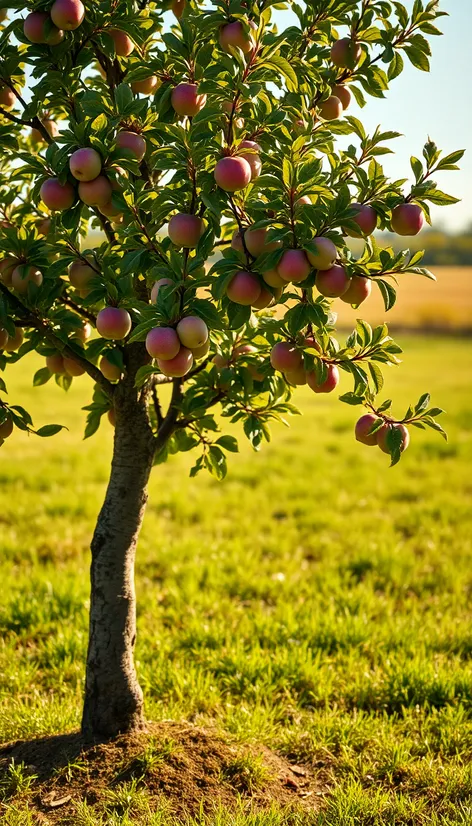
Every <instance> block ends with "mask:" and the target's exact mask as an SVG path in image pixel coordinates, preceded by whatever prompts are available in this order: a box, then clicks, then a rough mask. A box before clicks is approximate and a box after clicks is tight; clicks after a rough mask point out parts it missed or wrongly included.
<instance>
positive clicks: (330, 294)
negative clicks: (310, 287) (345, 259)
mask: <svg viewBox="0 0 472 826" xmlns="http://www.w3.org/2000/svg"><path fill="white" fill-rule="evenodd" d="M315 284H316V289H317V290H318V292H319V293H321V295H325V296H327V298H338V297H339V296H340V295H342V294H343V293H345V292H346V290H347V288H348V287H349V276H348V274H347V272H346V270H345V269H344V267H341V265H340V264H334V266H333V267H330V268H329V270H318V272H317V273H316V280H315Z"/></svg>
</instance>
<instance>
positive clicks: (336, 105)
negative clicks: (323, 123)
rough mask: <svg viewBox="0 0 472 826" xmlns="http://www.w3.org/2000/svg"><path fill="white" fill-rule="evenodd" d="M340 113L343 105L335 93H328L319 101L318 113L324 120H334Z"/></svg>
mask: <svg viewBox="0 0 472 826" xmlns="http://www.w3.org/2000/svg"><path fill="white" fill-rule="evenodd" d="M342 113H343V105H342V103H341V101H340V99H339V98H338V97H336V96H335V95H330V96H329V97H328V98H326V100H323V101H322V102H321V103H320V115H321V117H322V118H323V119H324V120H336V119H337V118H340V117H341V115H342Z"/></svg>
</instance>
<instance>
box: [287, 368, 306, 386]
mask: <svg viewBox="0 0 472 826" xmlns="http://www.w3.org/2000/svg"><path fill="white" fill-rule="evenodd" d="M284 376H285V379H286V380H287V381H288V383H289V384H295V385H297V386H302V385H304V384H306V370H305V368H304V366H303V364H301V365H300V367H296V368H295V370H289V371H287V372H286V373H284Z"/></svg>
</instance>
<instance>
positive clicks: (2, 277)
mask: <svg viewBox="0 0 472 826" xmlns="http://www.w3.org/2000/svg"><path fill="white" fill-rule="evenodd" d="M19 263H20V262H19V260H18V258H12V257H7V258H4V259H3V260H2V261H0V281H2V282H3V284H6V286H7V287H9V286H10V285H11V276H12V272H13V270H14V269H15V267H17V266H18V264H19Z"/></svg>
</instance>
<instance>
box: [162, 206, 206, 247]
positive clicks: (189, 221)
mask: <svg viewBox="0 0 472 826" xmlns="http://www.w3.org/2000/svg"><path fill="white" fill-rule="evenodd" d="M204 230H205V226H204V224H203V220H202V219H201V218H199V216H198V215H189V214H187V213H185V212H178V213H177V215H173V216H172V218H171V219H170V221H169V225H168V229H167V232H168V235H169V238H170V240H171V241H172V243H173V244H175V246H176V247H185V248H186V249H193V248H194V247H197V246H198V242H199V241H200V238H201V237H202V235H203V232H204Z"/></svg>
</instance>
